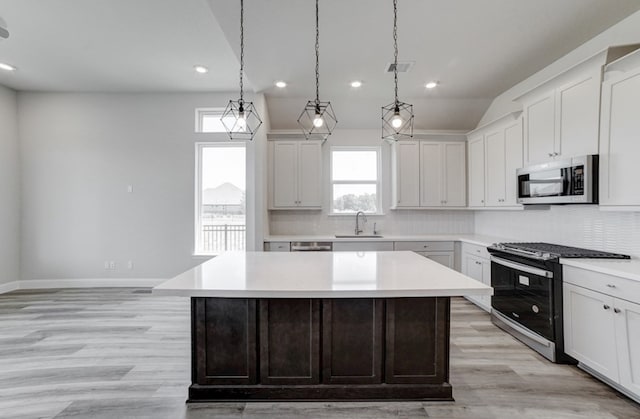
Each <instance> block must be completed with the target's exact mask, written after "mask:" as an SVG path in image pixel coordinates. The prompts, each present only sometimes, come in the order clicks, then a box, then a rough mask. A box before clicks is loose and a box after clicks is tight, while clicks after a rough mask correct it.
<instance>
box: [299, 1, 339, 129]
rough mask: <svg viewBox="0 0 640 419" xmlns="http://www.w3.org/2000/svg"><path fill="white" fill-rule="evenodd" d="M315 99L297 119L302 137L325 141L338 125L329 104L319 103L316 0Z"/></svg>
mask: <svg viewBox="0 0 640 419" xmlns="http://www.w3.org/2000/svg"><path fill="white" fill-rule="evenodd" d="M315 47H316V98H315V100H310V101H308V102H307V105H306V106H305V107H304V109H303V110H302V113H301V114H300V116H299V117H298V124H299V125H300V127H301V128H302V132H303V134H304V137H305V138H306V139H307V140H308V139H310V138H317V137H319V138H321V139H322V140H326V139H327V138H328V137H329V136H330V135H331V133H332V132H333V129H334V128H335V127H336V124H337V123H338V119H337V118H336V114H335V112H334V111H333V106H331V102H321V101H320V25H319V9H318V0H316V45H315Z"/></svg>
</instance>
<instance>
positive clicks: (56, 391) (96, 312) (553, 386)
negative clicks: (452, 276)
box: [0, 289, 640, 419]
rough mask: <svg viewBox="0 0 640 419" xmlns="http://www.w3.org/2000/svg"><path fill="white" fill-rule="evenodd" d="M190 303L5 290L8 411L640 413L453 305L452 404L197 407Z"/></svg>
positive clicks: (140, 293)
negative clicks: (189, 398)
mask: <svg viewBox="0 0 640 419" xmlns="http://www.w3.org/2000/svg"><path fill="white" fill-rule="evenodd" d="M189 330H190V323H189V301H188V299H186V298H174V297H156V296H152V295H150V294H149V291H148V290H133V289H91V290H86V289H83V290H47V291H21V292H13V293H9V294H4V295H0V418H3V419H9V418H11V419H13V418H29V419H31V418H56V419H62V418H91V419H105V418H118V419H124V418H154V419H164V418H167V419H184V418H191V419H194V418H205V417H207V418H209V417H215V418H266V419H268V418H274V419H275V418H277V419H290V418H308V419H311V418H367V419H373V418H385V419H386V418H405V419H407V418H426V417H429V418H474V419H475V418H487V419H488V418H492V419H493V418H509V419H514V418H517V419H521V418H537V419H540V418H620V419H631V418H640V406H639V405H638V404H636V403H634V402H632V401H630V400H629V399H627V398H625V397H624V396H622V395H620V394H619V393H617V392H615V391H614V390H612V389H610V388H609V387H607V386H606V385H604V384H602V383H600V382H598V381H597V380H595V379H593V378H591V377H590V376H588V375H587V374H585V373H584V372H582V371H580V370H578V369H577V368H575V367H572V366H562V365H554V364H552V363H550V362H548V361H547V360H545V359H544V358H542V357H540V356H538V355H537V354H536V353H535V352H533V351H531V350H530V349H528V348H527V347H525V346H524V345H522V344H521V343H519V342H518V341H516V340H515V339H514V338H512V337H511V336H509V335H507V334H505V333H504V332H502V331H501V330H500V329H498V328H496V327H495V326H493V325H492V324H491V322H490V320H489V317H488V315H487V314H485V313H484V312H482V311H481V310H479V309H478V308H476V307H475V306H474V305H472V304H471V303H469V302H467V301H466V300H463V299H456V300H454V302H453V304H452V330H451V336H452V342H451V355H452V359H451V383H452V385H453V386H454V397H455V398H456V401H455V402H446V403H418V402H411V403H391V402H384V403H249V404H244V403H239V404H210V405H190V406H186V405H185V403H184V400H185V398H186V394H187V393H186V391H187V387H188V385H189V362H190V361H189V356H190V348H189Z"/></svg>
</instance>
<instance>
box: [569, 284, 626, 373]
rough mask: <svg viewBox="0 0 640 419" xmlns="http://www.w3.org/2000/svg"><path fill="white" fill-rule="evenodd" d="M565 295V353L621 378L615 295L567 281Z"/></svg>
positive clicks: (587, 364)
mask: <svg viewBox="0 0 640 419" xmlns="http://www.w3.org/2000/svg"><path fill="white" fill-rule="evenodd" d="M563 297H564V301H563V309H564V310H563V315H564V349H565V352H566V353H567V354H568V355H571V356H572V357H574V358H575V359H577V360H578V361H580V362H582V363H584V364H585V365H586V366H588V367H589V368H591V369H593V370H595V371H597V372H599V373H600V374H602V375H604V376H605V377H607V378H610V379H612V380H614V381H618V357H617V353H616V333H615V328H614V317H613V315H614V313H613V298H612V297H609V296H607V295H604V294H600V293H597V292H594V291H591V290H588V289H586V288H582V287H576V286H575V285H571V284H567V283H564V284H563Z"/></svg>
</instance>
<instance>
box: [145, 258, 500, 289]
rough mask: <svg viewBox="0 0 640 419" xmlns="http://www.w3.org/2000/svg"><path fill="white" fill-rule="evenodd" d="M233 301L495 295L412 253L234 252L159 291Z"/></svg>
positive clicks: (186, 274)
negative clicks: (246, 299)
mask: <svg viewBox="0 0 640 419" xmlns="http://www.w3.org/2000/svg"><path fill="white" fill-rule="evenodd" d="M153 293H154V294H159V295H178V296H185V297H227V298H365V297H368V298H372V297H376V298H385V297H450V296H465V295H492V294H493V289H492V288H491V287H489V286H487V285H485V284H483V283H481V282H479V281H476V280H475V279H472V278H469V277H468V276H466V275H463V274H461V273H458V272H456V271H454V270H452V269H449V268H447V267H445V266H442V265H440V264H438V263H437V262H434V261H432V260H430V259H427V258H425V257H423V256H420V255H418V254H416V253H414V252H410V251H395V252H246V253H245V252H229V253H224V254H222V255H220V256H218V257H215V258H213V259H210V260H208V261H206V262H204V263H202V264H201V265H199V266H196V267H195V268H193V269H190V270H188V271H186V272H184V273H182V274H180V275H178V276H176V277H175V278H173V279H170V280H168V281H166V282H164V283H162V284H160V285H158V286H157V287H155V288H153Z"/></svg>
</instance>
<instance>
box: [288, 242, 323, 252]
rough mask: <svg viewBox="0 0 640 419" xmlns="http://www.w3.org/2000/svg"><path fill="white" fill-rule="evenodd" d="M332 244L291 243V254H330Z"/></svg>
mask: <svg viewBox="0 0 640 419" xmlns="http://www.w3.org/2000/svg"><path fill="white" fill-rule="evenodd" d="M332 250H333V243H332V242H291V251H292V252H330V251H332Z"/></svg>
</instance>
